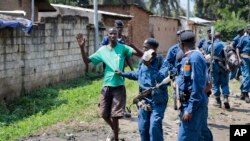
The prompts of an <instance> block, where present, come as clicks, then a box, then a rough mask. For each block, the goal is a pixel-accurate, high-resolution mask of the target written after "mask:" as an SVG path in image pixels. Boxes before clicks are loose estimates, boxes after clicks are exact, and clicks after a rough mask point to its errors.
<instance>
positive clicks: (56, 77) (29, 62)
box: [0, 16, 94, 100]
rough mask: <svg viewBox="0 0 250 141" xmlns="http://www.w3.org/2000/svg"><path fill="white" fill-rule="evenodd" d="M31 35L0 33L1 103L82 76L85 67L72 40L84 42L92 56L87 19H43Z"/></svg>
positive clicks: (92, 43) (90, 29)
mask: <svg viewBox="0 0 250 141" xmlns="http://www.w3.org/2000/svg"><path fill="white" fill-rule="evenodd" d="M42 21H43V22H44V24H39V25H37V26H34V28H33V31H32V33H31V35H26V34H24V33H23V32H22V31H20V30H12V29H1V30H0V100H1V99H6V100H11V99H13V98H14V97H16V96H19V95H20V94H21V93H22V92H24V91H29V90H32V89H34V88H37V87H43V86H46V85H48V84H53V83H57V82H61V81H65V80H69V79H73V78H76V77H79V76H81V75H83V74H84V69H85V66H84V63H83V61H82V58H81V53H80V49H79V47H78V44H77V42H76V39H75V36H76V34H77V33H79V32H82V33H83V34H84V35H85V37H86V38H87V40H86V41H87V44H86V47H87V50H88V51H89V54H92V53H93V52H94V47H93V45H94V30H93V29H92V28H87V27H89V26H87V25H88V18H85V17H79V16H64V17H56V18H48V17H47V18H43V19H42Z"/></svg>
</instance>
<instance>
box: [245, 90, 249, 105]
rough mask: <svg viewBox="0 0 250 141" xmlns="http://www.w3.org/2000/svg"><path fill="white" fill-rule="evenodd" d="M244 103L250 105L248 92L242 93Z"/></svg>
mask: <svg viewBox="0 0 250 141" xmlns="http://www.w3.org/2000/svg"><path fill="white" fill-rule="evenodd" d="M244 95H245V101H246V103H250V99H249V95H248V92H244Z"/></svg>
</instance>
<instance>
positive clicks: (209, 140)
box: [200, 107, 213, 141]
mask: <svg viewBox="0 0 250 141" xmlns="http://www.w3.org/2000/svg"><path fill="white" fill-rule="evenodd" d="M205 117H206V118H204V119H203V122H202V128H201V138H200V141H213V134H212V132H211V130H210V129H209V128H208V125H207V118H208V107H205Z"/></svg>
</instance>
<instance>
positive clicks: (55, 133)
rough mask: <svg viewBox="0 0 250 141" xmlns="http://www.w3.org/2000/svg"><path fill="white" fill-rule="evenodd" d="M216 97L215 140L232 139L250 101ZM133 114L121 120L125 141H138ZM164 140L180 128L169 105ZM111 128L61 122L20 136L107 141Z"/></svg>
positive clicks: (33, 140) (34, 140)
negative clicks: (224, 104) (225, 104)
mask: <svg viewBox="0 0 250 141" xmlns="http://www.w3.org/2000/svg"><path fill="white" fill-rule="evenodd" d="M213 102H214V98H213V97H210V101H209V117H208V123H209V128H210V129H211V131H212V133H213V136H214V141H229V127H230V125H233V124H250V118H249V117H250V104H247V103H245V101H242V100H239V94H234V93H232V94H231V96H230V104H231V109H230V110H226V109H224V108H216V107H214V106H213V105H212V104H213ZM132 112H133V113H132V114H133V116H132V118H129V119H122V120H121V121H120V128H121V130H120V137H121V138H124V139H125V141H139V140H140V137H139V134H138V130H137V111H132ZM163 130H164V139H165V140H167V141H175V140H176V138H177V133H178V132H177V131H178V111H175V110H174V109H173V106H172V105H169V106H168V108H167V110H166V112H165V118H164V121H163ZM109 131H110V129H109V127H108V126H107V125H106V124H105V123H104V121H103V120H102V119H97V120H94V121H92V122H83V121H74V120H72V121H71V122H68V123H58V124H56V125H53V126H51V127H49V128H47V129H45V130H42V131H39V132H38V133H36V134H34V135H29V136H28V137H24V138H21V139H19V141H21V140H23V141H67V140H68V141H70V140H71V141H74V140H76V141H106V137H107V135H108V133H109Z"/></svg>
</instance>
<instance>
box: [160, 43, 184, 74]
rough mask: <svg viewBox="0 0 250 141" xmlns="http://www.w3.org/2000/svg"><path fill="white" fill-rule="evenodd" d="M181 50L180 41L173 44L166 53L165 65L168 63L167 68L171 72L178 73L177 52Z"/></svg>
mask: <svg viewBox="0 0 250 141" xmlns="http://www.w3.org/2000/svg"><path fill="white" fill-rule="evenodd" d="M179 51H181V48H180V45H179V43H177V44H175V45H173V46H171V47H170V48H169V50H168V52H167V54H166V58H165V60H164V63H163V64H165V65H167V66H168V67H167V69H168V71H169V72H171V73H173V74H176V73H177V70H176V69H177V68H176V65H177V64H176V63H177V62H176V55H177V53H178V52H179Z"/></svg>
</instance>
